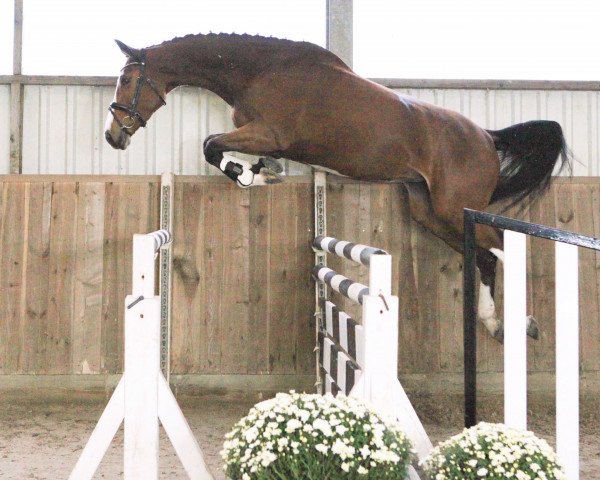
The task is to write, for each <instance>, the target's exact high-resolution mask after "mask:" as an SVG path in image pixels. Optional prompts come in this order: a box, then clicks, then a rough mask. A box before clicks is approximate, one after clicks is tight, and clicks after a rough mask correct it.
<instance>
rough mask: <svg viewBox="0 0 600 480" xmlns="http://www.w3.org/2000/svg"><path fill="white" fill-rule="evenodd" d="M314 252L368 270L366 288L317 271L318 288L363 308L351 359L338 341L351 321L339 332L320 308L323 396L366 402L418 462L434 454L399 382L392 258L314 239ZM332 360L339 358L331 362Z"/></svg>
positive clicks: (380, 252) (323, 269) (411, 475)
mask: <svg viewBox="0 0 600 480" xmlns="http://www.w3.org/2000/svg"><path fill="white" fill-rule="evenodd" d="M313 249H314V250H315V252H323V253H330V254H334V255H337V256H339V257H341V258H345V259H347V260H352V261H354V262H356V263H359V264H362V265H365V266H368V267H369V285H368V286H366V285H362V284H360V283H358V282H354V281H353V280H351V279H349V278H346V277H344V276H343V275H340V274H338V273H336V272H335V271H333V270H331V269H330V268H327V267H325V266H322V265H316V266H315V268H314V270H313V275H314V277H315V279H316V280H317V283H323V284H326V285H327V286H329V287H331V288H332V289H333V290H335V291H336V292H338V293H339V294H341V295H343V296H345V297H346V298H348V299H350V300H352V301H353V302H355V303H358V304H360V305H362V322H361V326H360V329H358V333H356V340H355V343H356V358H354V359H352V358H351V357H349V355H348V353H349V352H348V351H347V350H346V351H344V350H345V348H346V347H345V346H344V343H345V341H344V340H342V342H341V343H342V344H341V345H340V346H341V349H340V348H339V346H337V345H335V344H336V342H337V338H336V337H337V336H340V337H343V336H344V333H347V325H348V323H347V321H346V322H345V323H343V324H341V325H340V326H339V328H338V327H337V326H336V325H334V324H335V321H336V319H334V318H329V317H330V314H331V307H332V306H333V307H335V305H333V304H331V302H321V304H323V303H325V304H326V305H327V304H330V305H329V306H328V307H327V308H325V310H326V311H325V312H322V311H323V308H321V309H320V310H321V312H322V313H321V314H322V315H323V314H324V316H325V322H324V323H325V331H324V332H323V333H322V335H325V336H326V337H325V338H326V339H327V340H325V341H324V342H326V343H327V345H328V348H325V347H324V346H320V347H319V349H320V348H323V349H324V351H323V352H320V354H321V356H320V358H319V359H318V361H317V363H318V364H321V363H323V369H324V372H325V373H324V374H321V382H322V387H323V392H330V393H335V392H337V391H346V390H349V393H348V394H349V396H351V397H356V398H361V399H364V400H367V401H368V402H369V403H371V405H372V406H373V407H374V408H375V409H376V411H377V412H379V413H380V414H383V415H386V416H389V417H392V418H395V419H396V420H397V421H398V422H399V423H400V425H401V427H402V429H403V431H404V432H405V433H406V435H407V436H408V438H409V439H410V440H411V441H412V443H413V445H414V447H415V449H416V451H417V456H418V458H419V460H422V459H423V458H425V457H426V456H427V455H428V454H429V452H430V451H431V449H432V444H431V441H430V440H429V437H428V436H427V433H426V432H425V429H424V428H423V425H422V423H421V421H420V420H419V417H418V415H417V413H416V412H415V410H414V408H413V406H412V404H411V403H410V400H409V398H408V396H407V395H406V392H405V391H404V388H402V385H401V384H400V381H399V380H398V297H397V296H395V295H392V288H391V286H392V257H391V255H389V254H387V252H385V251H383V250H379V249H376V248H373V247H368V246H366V245H360V244H354V243H350V242H346V241H341V240H337V239H335V238H332V237H325V236H320V237H317V238H315V240H314V242H313ZM343 315H345V316H346V317H347V315H346V314H344V312H339V311H338V320H339V319H340V318H341V317H342V316H343ZM342 325H343V326H342ZM336 332H337V333H336ZM355 332H356V330H355ZM318 343H320V342H318ZM323 345H325V343H324V344H323ZM332 356H336V358H335V359H333V361H331V360H332ZM321 360H324V361H323V362H321ZM348 364H351V365H354V366H355V367H356V366H357V367H358V368H357V369H356V374H357V377H356V382H355V383H354V385H349V384H347V377H346V374H345V372H346V367H347V366H348ZM332 366H333V369H332V368H331V367H332ZM353 368H354V367H353ZM332 370H333V371H332ZM323 377H324V378H323ZM340 380H342V381H340ZM332 387H333V388H332ZM332 390H333V391H332ZM407 478H409V479H410V480H418V479H419V478H420V477H419V475H418V473H417V471H416V470H415V468H414V467H412V466H410V467H409V472H408V477H407Z"/></svg>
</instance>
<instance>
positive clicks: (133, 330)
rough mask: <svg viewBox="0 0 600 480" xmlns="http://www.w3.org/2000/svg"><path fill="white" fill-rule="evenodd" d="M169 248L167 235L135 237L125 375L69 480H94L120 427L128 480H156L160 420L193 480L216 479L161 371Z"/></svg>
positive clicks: (127, 309)
mask: <svg viewBox="0 0 600 480" xmlns="http://www.w3.org/2000/svg"><path fill="white" fill-rule="evenodd" d="M170 242H171V234H170V233H169V231H168V230H158V231H156V232H152V233H149V234H146V235H140V234H137V235H134V237H133V274H132V293H131V295H128V296H127V297H126V298H125V355H124V357H125V362H124V373H123V376H122V377H121V380H120V381H119V384H118V385H117V388H116V389H115V391H114V393H113V395H112V397H111V398H110V400H109V402H108V405H107V406H106V409H105V410H104V412H103V413H102V416H101V417H100V420H99V421H98V424H97V425H96V428H95V429H94V431H93V432H92V435H91V436H90V439H89V440H88V442H87V444H86V446H85V448H84V449H83V451H82V453H81V456H80V457H79V460H78V462H77V464H76V465H75V468H74V469H73V471H72V472H71V475H70V476H69V479H70V480H91V479H92V477H93V476H94V473H95V472H96V470H97V468H98V465H99V464H100V462H101V461H102V458H103V457H104V454H105V453H106V451H107V450H108V447H109V446H110V444H111V442H112V439H113V437H114V435H115V433H116V432H117V430H118V429H119V427H120V425H121V423H124V444H123V457H124V461H123V465H124V468H123V473H124V478H125V479H126V480H137V479H141V478H143V479H148V480H158V477H159V468H158V455H159V444H158V432H159V430H158V422H159V419H160V423H161V425H162V426H163V428H164V429H165V431H166V432H167V435H168V436H169V439H170V440H171V443H172V444H173V447H174V450H175V452H176V453H177V455H178V456H179V458H180V460H181V463H182V464H183V467H184V469H185V471H186V472H187V474H188V476H189V478H190V479H194V480H212V478H213V477H212V475H211V474H210V472H209V471H208V469H207V467H206V464H205V462H204V457H203V455H202V450H201V449H200V446H199V445H198V442H197V441H196V439H195V437H194V435H193V433H192V430H191V429H190V427H189V425H188V423H187V421H186V419H185V417H184V416H183V413H182V412H181V409H180V408H179V405H178V404H177V400H176V399H175V396H174V395H173V393H172V392H171V389H170V388H169V384H168V383H167V381H166V380H165V377H164V375H163V374H162V372H161V369H160V366H161V365H160V364H161V301H160V300H161V299H160V296H159V295H156V292H155V288H156V287H155V285H156V282H155V280H156V278H155V271H156V268H155V267H156V265H155V258H156V253H157V252H158V250H159V249H160V248H161V247H164V246H166V245H167V244H169V243H170Z"/></svg>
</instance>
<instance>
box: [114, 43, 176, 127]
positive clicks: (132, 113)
mask: <svg viewBox="0 0 600 480" xmlns="http://www.w3.org/2000/svg"><path fill="white" fill-rule="evenodd" d="M134 65H138V66H139V67H140V75H139V77H138V78H137V84H136V86H135V92H134V94H133V99H132V100H131V105H124V104H122V103H117V102H112V103H111V104H110V105H109V106H108V111H109V112H110V113H112V116H113V118H114V119H115V120H116V121H117V123H118V124H119V126H120V127H121V130H123V131H125V132H126V133H129V132H128V130H129V129H131V128H133V127H134V126H135V121H136V120H137V121H138V122H139V124H140V126H141V127H145V126H146V120H144V118H142V115H141V114H140V112H139V111H138V109H137V108H138V103H139V101H140V96H141V94H142V89H143V88H144V85H148V86H149V87H150V88H151V89H152V91H153V92H154V93H155V94H156V95H157V96H158V98H159V99H160V102H161V104H162V105H166V104H167V102H165V99H164V98H163V96H162V95H161V94H160V91H159V90H158V88H157V87H156V85H155V83H154V82H153V81H152V80H151V79H150V78H148V77H147V76H146V75H145V70H146V52H144V51H143V50H142V51H141V52H140V53H139V57H138V60H137V61H135V62H130V63H128V64H127V65H125V66H124V67H123V68H122V69H121V73H123V71H124V70H125V69H126V68H129V67H131V66H134ZM162 105H161V106H162ZM115 110H120V111H122V112H125V113H127V116H126V117H123V120H119V118H118V117H117V116H116V115H115Z"/></svg>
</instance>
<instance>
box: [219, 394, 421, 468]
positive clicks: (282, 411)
mask: <svg viewBox="0 0 600 480" xmlns="http://www.w3.org/2000/svg"><path fill="white" fill-rule="evenodd" d="M221 455H222V457H223V459H224V460H225V472H226V474H227V476H228V478H231V479H233V480H238V479H239V480H271V479H273V480H275V479H277V480H294V479H302V480H311V479H312V480H324V479H359V478H360V479H365V480H367V479H378V480H385V479H402V478H404V477H405V475H406V472H407V468H408V465H409V464H410V462H411V461H412V459H413V458H414V452H413V450H412V447H411V444H410V442H409V440H408V439H407V438H406V436H405V435H404V434H403V433H402V432H401V431H400V430H399V428H398V425H397V424H396V423H395V422H387V421H385V420H384V419H382V418H381V417H380V416H378V415H377V414H376V413H374V412H373V411H372V410H370V409H369V408H368V407H367V406H366V405H365V404H364V403H363V402H361V401H359V400H357V399H354V398H349V397H345V396H343V395H339V396H337V397H333V396H331V395H329V394H328V395H315V394H297V393H294V392H290V394H278V395H277V396H276V397H275V398H274V399H272V400H267V401H265V402H261V403H259V404H257V405H256V406H254V407H253V408H252V409H251V410H250V412H249V413H248V415H247V416H246V417H244V418H242V419H241V420H240V421H239V422H238V423H237V424H236V425H235V426H234V428H233V430H232V431H231V432H230V433H228V434H227V435H226V441H225V444H224V449H223V451H222V452H221Z"/></svg>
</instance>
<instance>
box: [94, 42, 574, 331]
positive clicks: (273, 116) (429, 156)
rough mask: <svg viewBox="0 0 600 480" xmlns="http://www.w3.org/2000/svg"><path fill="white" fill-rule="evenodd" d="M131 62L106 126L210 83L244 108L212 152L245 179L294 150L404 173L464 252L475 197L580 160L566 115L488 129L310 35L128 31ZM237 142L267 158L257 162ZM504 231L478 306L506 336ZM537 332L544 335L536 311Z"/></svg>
mask: <svg viewBox="0 0 600 480" xmlns="http://www.w3.org/2000/svg"><path fill="white" fill-rule="evenodd" d="M117 44H118V45H119V47H120V49H121V51H122V52H123V53H124V54H125V55H126V57H127V61H126V63H125V66H124V67H123V69H122V70H121V73H120V76H119V79H118V82H117V88H116V92H115V97H114V101H113V102H112V103H111V104H110V107H109V114H108V117H107V121H106V132H105V137H106V140H107V141H108V143H110V145H111V146H113V147H114V148H118V149H123V150H124V149H125V148H127V146H128V145H129V142H130V139H131V136H132V135H133V134H134V133H135V132H136V131H137V130H138V129H139V128H140V127H144V126H145V125H146V122H147V121H148V120H149V118H150V117H151V116H152V114H153V113H154V112H155V111H156V110H157V109H158V108H160V107H161V106H163V105H165V97H166V95H167V94H168V93H169V92H170V91H172V90H173V89H175V88H177V87H179V86H182V85H188V86H197V87H202V88H205V89H208V90H210V91H212V92H214V93H215V94H217V95H218V96H219V97H221V98H222V99H223V100H225V101H226V102H227V103H228V104H229V105H230V106H231V107H232V108H233V112H232V116H233V123H234V125H235V127H236V129H235V130H233V131H232V132H228V133H221V134H216V135H210V136H209V137H207V138H206V140H205V142H204V155H205V158H206V160H207V161H208V162H209V163H210V164H212V165H215V166H216V167H217V168H219V169H220V170H222V171H223V172H224V173H225V175H227V176H228V177H229V178H231V179H232V180H234V181H236V182H237V183H238V185H240V186H250V185H257V184H264V183H273V182H276V181H278V178H277V166H278V163H277V162H276V161H275V160H268V158H274V159H277V158H287V159H290V160H294V161H297V162H301V163H304V164H310V165H312V166H315V167H317V168H322V169H324V170H327V171H330V172H335V173H337V174H339V175H344V176H347V177H351V178H354V179H358V180H364V181H372V182H399V183H402V184H404V186H405V187H406V189H407V191H408V194H409V201H410V212H411V216H412V218H413V219H414V220H415V221H417V222H418V223H420V224H421V225H423V226H424V227H425V228H426V229H428V230H430V231H431V232H433V233H434V234H435V235H436V236H438V237H440V238H441V239H442V240H444V241H445V242H446V243H448V245H450V246H451V247H452V248H454V249H455V250H457V251H459V252H461V251H462V233H463V208H465V207H467V208H472V209H476V210H485V209H486V208H487V207H488V206H489V205H491V204H495V203H498V202H504V204H510V205H512V204H516V203H520V202H523V201H532V200H533V199H535V198H536V197H538V196H540V195H541V194H542V193H543V191H544V190H545V189H546V188H547V187H548V185H549V183H550V181H551V176H552V172H553V170H554V169H555V166H557V164H558V166H560V167H561V168H562V167H564V166H565V165H570V159H569V156H568V154H567V148H566V145H565V139H564V136H563V133H562V129H561V127H560V125H559V124H558V123H556V122H552V121H531V122H527V123H521V124H517V125H513V126H509V127H507V128H505V129H503V130H496V131H490V130H484V129H483V128H480V127H479V126H477V125H476V124H474V123H473V122H472V121H470V120H469V119H467V118H465V117H464V116H462V115H460V114H459V113H456V112H453V111H450V110H446V109H443V108H440V107H437V106H434V105H430V104H427V103H425V102H422V101H420V100H417V99H414V98H411V97H408V96H404V95H398V94H397V93H395V92H393V91H391V90H389V89H387V88H385V87H383V86H381V85H378V84H376V83H373V82H371V81H369V80H366V79H364V78H362V77H360V76H359V75H357V74H356V73H354V72H353V71H352V69H350V68H349V67H348V66H347V65H346V64H344V62H342V61H341V60H340V59H339V58H338V57H337V56H336V55H334V54H333V53H331V52H329V51H328V50H325V49H323V48H321V47H319V46H316V45H313V44H310V43H305V42H293V41H289V40H280V39H276V38H265V37H260V36H249V35H234V34H231V35H230V34H208V35H188V36H185V37H182V38H175V39H173V40H170V41H167V42H164V43H162V44H160V45H156V46H151V47H148V48H144V49H134V48H131V47H128V46H127V45H125V44H124V43H122V42H120V41H118V40H117ZM225 152H241V153H247V154H252V155H257V156H265V157H267V158H260V159H259V160H258V161H257V162H256V163H254V164H251V163H249V162H244V161H242V160H239V159H236V158H234V157H232V156H230V155H227V154H226V153H225ZM502 249H503V246H502V236H501V232H499V231H498V230H496V229H494V228H491V227H480V228H478V230H477V251H478V255H477V266H478V268H479V270H480V273H481V285H480V289H479V303H478V317H479V319H480V320H481V321H482V322H483V323H484V325H485V326H486V328H487V329H488V331H489V332H490V334H491V335H492V336H493V337H494V338H496V339H497V340H499V341H502V338H503V323H502V320H501V319H499V318H498V316H497V315H496V309H495V305H494V299H493V294H494V279H495V272H496V262H497V260H498V259H500V260H502V258H503V250H502ZM527 321H528V334H529V335H530V336H532V337H534V338H535V337H537V326H536V324H535V321H534V320H533V319H532V318H531V317H530V318H529V319H528V320H527Z"/></svg>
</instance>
